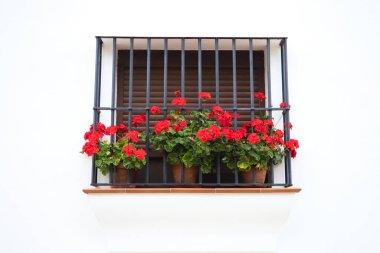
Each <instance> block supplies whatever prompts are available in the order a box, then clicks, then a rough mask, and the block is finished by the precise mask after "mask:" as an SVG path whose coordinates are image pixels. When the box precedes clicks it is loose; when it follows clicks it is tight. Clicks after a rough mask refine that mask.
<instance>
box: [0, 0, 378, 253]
mask: <svg viewBox="0 0 380 253" xmlns="http://www.w3.org/2000/svg"><path fill="white" fill-rule="evenodd" d="M216 7H217V9H216V10H215V9H214V8H216ZM379 7H380V6H379V1H376V0H363V1H327V0H323V1H304V0H303V1H301V0H299V1H295V0H294V1H280V0H272V1H233V2H232V1H218V2H217V3H216V2H214V1H207V2H206V1H189V2H188V3H179V2H178V1H172V2H170V1H151V2H148V1H128V2H127V1H96V0H94V1H73V0H67V1H43V0H36V1H21V0H20V1H0V38H1V43H0V59H1V60H0V87H1V90H0V117H1V124H0V132H1V133H2V137H1V144H2V145H1V147H0V149H1V150H0V161H1V163H0V169H1V183H0V201H1V202H0V251H1V252H7V253H8V252H10V253H13V252H17V253H18V252H22V253H24V252H40V253H50V252H55V253H60V252H65V253H66V252H72V253H79V252H80V253H85V252H91V253H105V252H106V246H105V236H104V234H103V232H102V230H101V229H100V228H99V226H98V224H97V222H96V219H95V216H94V214H93V213H92V211H91V210H90V208H89V206H88V204H87V202H86V196H85V195H84V194H83V193H82V192H81V189H82V188H83V187H86V186H88V184H89V179H90V169H89V168H90V161H89V160H86V159H85V158H84V157H82V156H80V155H79V153H78V152H79V150H80V147H81V145H82V142H83V139H82V133H83V132H84V130H86V129H87V125H88V124H89V122H90V121H91V119H92V111H91V107H92V103H93V83H94V58H95V56H94V53H95V40H94V35H152V36H181V35H182V36H185V35H187V36H214V35H217V36H248V35H252V36H288V37H289V44H288V46H289V47H288V49H289V52H288V55H289V85H290V103H291V105H292V111H291V120H292V122H293V124H294V130H293V136H295V137H297V138H298V139H299V140H300V143H301V150H300V152H299V157H298V159H296V160H294V162H293V168H294V169H293V181H294V183H295V185H297V186H301V187H302V188H303V191H302V193H301V194H299V195H298V198H297V203H296V206H295V208H294V209H293V212H292V213H291V214H290V218H289V221H288V223H287V226H286V229H285V230H284V231H283V233H282V235H281V237H280V244H279V247H278V251H277V252H279V253H303V252H308V253H320V252H328V253H335V252H345V253H356V252H365V253H367V252H368V253H372V252H380V244H378V242H377V241H378V235H379V232H380V231H379V230H380V219H379V213H380V204H379V203H380V201H379V199H380V190H379V187H378V182H379V178H380V170H379V159H380V158H379V148H378V143H379V135H378V134H377V129H379V127H380V122H379V119H378V114H379V109H380V107H379V104H378V101H379V94H380V85H379V84H380V76H379V71H378V66H379V59H380V51H379V49H378V43H379V41H380V34H379V33H380V30H379V28H378V26H379V23H380V16H379V15H378V12H379ZM180 11H184V12H182V13H181V12H180Z"/></svg>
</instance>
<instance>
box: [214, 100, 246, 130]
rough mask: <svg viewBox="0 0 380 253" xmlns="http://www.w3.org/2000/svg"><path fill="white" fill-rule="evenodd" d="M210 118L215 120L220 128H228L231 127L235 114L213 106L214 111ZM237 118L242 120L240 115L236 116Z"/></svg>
mask: <svg viewBox="0 0 380 253" xmlns="http://www.w3.org/2000/svg"><path fill="white" fill-rule="evenodd" d="M208 117H209V118H215V119H216V120H217V121H218V122H219V124H220V126H222V127H228V126H230V125H231V122H232V120H233V119H234V114H233V113H229V112H226V111H224V110H223V109H222V108H221V107H220V106H217V105H216V106H213V107H212V110H211V112H210V114H209V116H208ZM236 117H237V118H240V114H237V115H236Z"/></svg>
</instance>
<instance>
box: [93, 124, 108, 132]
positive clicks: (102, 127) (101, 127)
mask: <svg viewBox="0 0 380 253" xmlns="http://www.w3.org/2000/svg"><path fill="white" fill-rule="evenodd" d="M91 128H92V126H91ZM96 131H99V132H101V133H104V132H105V131H106V126H105V125H104V124H103V123H101V122H99V123H98V124H96Z"/></svg>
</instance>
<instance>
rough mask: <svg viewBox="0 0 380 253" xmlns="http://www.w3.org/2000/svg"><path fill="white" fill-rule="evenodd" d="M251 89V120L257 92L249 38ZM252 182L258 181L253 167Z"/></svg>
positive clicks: (251, 44)
mask: <svg viewBox="0 0 380 253" xmlns="http://www.w3.org/2000/svg"><path fill="white" fill-rule="evenodd" d="M249 89H250V93H251V95H250V96H251V97H250V98H251V112H250V115H251V121H252V120H253V119H254V115H255V97H254V96H253V94H254V92H255V77H254V67H253V42H252V39H249ZM252 172H253V173H252V182H253V183H256V168H252Z"/></svg>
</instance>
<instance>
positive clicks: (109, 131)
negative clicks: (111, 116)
mask: <svg viewBox="0 0 380 253" xmlns="http://www.w3.org/2000/svg"><path fill="white" fill-rule="evenodd" d="M117 130H119V128H118V127H117V126H109V127H107V128H106V130H105V132H104V133H105V134H106V135H111V134H116V133H117Z"/></svg>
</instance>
